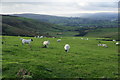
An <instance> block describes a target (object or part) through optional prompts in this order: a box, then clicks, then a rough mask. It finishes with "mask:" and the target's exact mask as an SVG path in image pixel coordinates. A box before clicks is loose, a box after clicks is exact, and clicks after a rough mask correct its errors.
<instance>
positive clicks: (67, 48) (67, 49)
mask: <svg viewBox="0 0 120 80" xmlns="http://www.w3.org/2000/svg"><path fill="white" fill-rule="evenodd" d="M64 49H65V51H66V52H68V51H69V49H70V45H69V44H66V45H65V46H64Z"/></svg>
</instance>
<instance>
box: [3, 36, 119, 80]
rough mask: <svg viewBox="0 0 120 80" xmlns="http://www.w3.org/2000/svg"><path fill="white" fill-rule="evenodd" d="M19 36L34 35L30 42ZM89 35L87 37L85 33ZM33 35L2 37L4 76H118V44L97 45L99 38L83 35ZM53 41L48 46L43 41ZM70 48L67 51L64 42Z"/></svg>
mask: <svg viewBox="0 0 120 80" xmlns="http://www.w3.org/2000/svg"><path fill="white" fill-rule="evenodd" d="M20 38H25V39H30V38H32V39H33V42H31V46H29V45H28V44H25V45H22V43H21V40H20ZM83 38H84V39H86V38H85V37H83ZM57 39H59V38H42V39H40V38H34V37H15V36H3V37H2V40H3V41H2V42H3V44H2V71H3V74H2V78H4V79H9V78H32V79H39V78H118V46H116V45H115V44H114V43H115V42H113V41H101V43H104V44H107V45H108V48H105V47H101V46H99V47H98V46H97V44H99V43H98V42H99V41H98V40H96V38H89V40H82V39H81V37H63V38H61V42H57ZM45 40H49V41H50V45H49V47H48V48H42V47H43V45H42V42H43V41H45ZM65 44H69V45H70V47H71V48H70V51H69V52H68V53H66V52H65V51H64V45H65Z"/></svg>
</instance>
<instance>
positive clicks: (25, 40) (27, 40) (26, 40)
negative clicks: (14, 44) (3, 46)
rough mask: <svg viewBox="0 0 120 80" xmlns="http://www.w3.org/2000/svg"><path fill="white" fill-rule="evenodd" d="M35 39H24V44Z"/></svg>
mask: <svg viewBox="0 0 120 80" xmlns="http://www.w3.org/2000/svg"><path fill="white" fill-rule="evenodd" d="M31 41H33V39H22V44H23V45H24V44H30V42H31Z"/></svg>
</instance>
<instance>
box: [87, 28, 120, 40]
mask: <svg viewBox="0 0 120 80" xmlns="http://www.w3.org/2000/svg"><path fill="white" fill-rule="evenodd" d="M85 36H89V37H106V38H113V39H116V40H118V28H117V27H116V28H97V29H95V30H92V31H90V32H88V34H86V35H85ZM119 40H120V39H119Z"/></svg>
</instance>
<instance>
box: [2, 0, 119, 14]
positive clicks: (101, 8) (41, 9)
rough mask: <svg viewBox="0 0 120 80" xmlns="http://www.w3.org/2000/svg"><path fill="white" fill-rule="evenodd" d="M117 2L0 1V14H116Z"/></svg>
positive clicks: (115, 0)
mask: <svg viewBox="0 0 120 80" xmlns="http://www.w3.org/2000/svg"><path fill="white" fill-rule="evenodd" d="M118 1H119V0H84V2H83V0H36V1H35V0H2V6H1V7H2V8H1V9H2V10H1V12H0V13H1V14H20V13H34V14H48V15H57V16H67V14H71V15H69V16H72V14H79V13H98V12H113V13H117V12H118Z"/></svg>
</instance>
